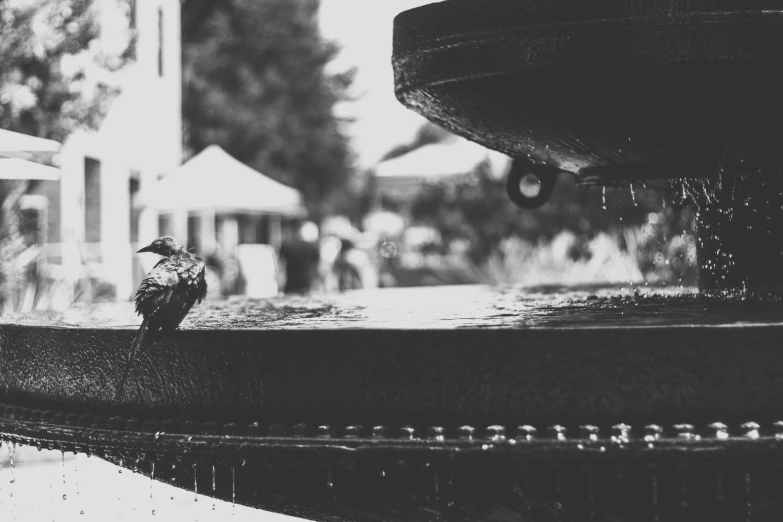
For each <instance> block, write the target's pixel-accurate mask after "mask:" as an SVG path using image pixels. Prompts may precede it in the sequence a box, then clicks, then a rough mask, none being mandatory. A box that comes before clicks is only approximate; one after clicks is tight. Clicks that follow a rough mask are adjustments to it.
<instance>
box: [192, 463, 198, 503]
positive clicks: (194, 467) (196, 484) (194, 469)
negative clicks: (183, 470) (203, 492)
mask: <svg viewBox="0 0 783 522" xmlns="http://www.w3.org/2000/svg"><path fill="white" fill-rule="evenodd" d="M196 469H197V468H196V464H193V491H194V492H195V493H196V498H195V502H198V473H196Z"/></svg>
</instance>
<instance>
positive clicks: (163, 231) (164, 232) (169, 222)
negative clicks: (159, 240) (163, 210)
mask: <svg viewBox="0 0 783 522" xmlns="http://www.w3.org/2000/svg"><path fill="white" fill-rule="evenodd" d="M158 234H160V236H161V237H163V236H173V235H174V217H173V216H172V215H171V214H159V215H158Z"/></svg>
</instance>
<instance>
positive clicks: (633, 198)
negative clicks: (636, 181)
mask: <svg viewBox="0 0 783 522" xmlns="http://www.w3.org/2000/svg"><path fill="white" fill-rule="evenodd" d="M631 200H632V201H633V206H634V207H636V206H638V204H637V203H636V192H635V191H634V189H633V183H631Z"/></svg>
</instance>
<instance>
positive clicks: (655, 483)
mask: <svg viewBox="0 0 783 522" xmlns="http://www.w3.org/2000/svg"><path fill="white" fill-rule="evenodd" d="M651 480H652V506H653V521H654V522H658V473H656V472H655V471H653V473H652V478H651Z"/></svg>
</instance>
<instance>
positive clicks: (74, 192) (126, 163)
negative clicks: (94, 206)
mask: <svg viewBox="0 0 783 522" xmlns="http://www.w3.org/2000/svg"><path fill="white" fill-rule="evenodd" d="M136 10H137V11H136V30H137V40H136V61H135V62H134V63H131V64H129V65H128V66H126V68H125V69H123V70H122V71H121V72H120V73H118V74H119V75H120V78H121V80H120V81H121V85H122V92H121V94H120V95H119V96H118V97H117V99H115V100H114V101H113V103H112V105H111V107H110V109H109V112H108V114H107V116H106V118H105V119H104V121H103V123H102V125H101V127H100V129H99V130H98V131H97V132H79V133H76V134H74V135H73V136H71V137H70V138H69V139H68V140H67V141H66V143H64V144H63V152H62V162H61V169H62V181H61V190H62V198H63V204H62V206H61V209H62V210H61V212H62V213H61V233H62V236H61V237H62V239H63V255H64V259H63V263H64V265H66V266H69V267H71V270H72V271H73V270H75V268H74V267H75V265H78V263H79V260H78V259H76V257H77V254H76V253H75V252H76V251H75V250H74V246H73V244H71V245H67V244H66V243H67V242H68V241H70V242H80V241H84V237H85V234H84V158H85V157H92V158H94V159H97V160H99V161H100V162H101V244H100V245H99V248H100V252H101V256H102V258H103V260H104V265H107V264H108V266H104V268H105V269H104V270H102V275H103V276H104V277H106V278H107V279H108V280H109V281H111V282H112V283H113V284H114V285H115V286H116V289H117V296H118V298H120V299H126V298H130V296H131V294H132V292H133V290H134V280H133V274H132V258H133V252H134V250H135V245H131V244H130V192H129V179H130V171H131V170H136V171H138V172H139V174H140V185H141V186H140V190H144V188H145V187H146V186H149V185H150V184H152V183H154V182H155V181H157V179H158V177H159V176H160V175H162V174H164V173H166V172H169V171H171V170H173V169H175V168H176V167H178V166H179V165H180V163H181V160H182V72H181V65H180V56H181V45H180V4H179V0H137V1H136ZM159 10H160V11H161V12H162V13H163V17H162V18H163V75H162V76H160V75H159V70H158V34H159V31H158V20H159V18H158V16H159V15H158V12H159ZM153 214H154V213H153ZM153 214H151V213H150V212H149V211H146V212H144V213H143V214H142V218H141V219H140V224H139V242H140V243H144V244H145V245H146V244H148V243H149V242H150V241H151V240H152V239H154V238H155V237H157V233H158V230H157V224H158V223H157V215H153ZM151 261H152V260H151ZM106 268H110V269H106Z"/></svg>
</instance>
